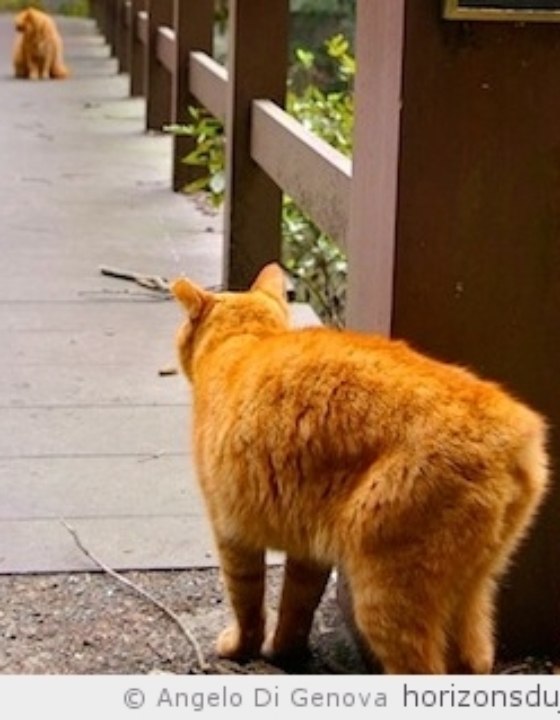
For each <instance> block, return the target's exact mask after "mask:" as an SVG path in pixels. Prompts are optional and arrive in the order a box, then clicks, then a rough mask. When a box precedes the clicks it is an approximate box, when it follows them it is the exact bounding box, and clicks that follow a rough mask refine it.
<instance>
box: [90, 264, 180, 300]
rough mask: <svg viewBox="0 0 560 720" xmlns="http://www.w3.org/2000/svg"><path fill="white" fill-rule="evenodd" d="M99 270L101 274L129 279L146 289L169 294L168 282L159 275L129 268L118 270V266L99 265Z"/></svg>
mask: <svg viewBox="0 0 560 720" xmlns="http://www.w3.org/2000/svg"><path fill="white" fill-rule="evenodd" d="M99 271H100V272H101V274H102V275H108V276H109V277H115V278H120V279H121V280H131V281H132V282H135V283H136V284H137V285H140V286H141V287H145V288H148V290H155V291H157V292H161V293H165V294H169V282H168V281H167V280H166V279H165V278H162V277H160V276H159V275H142V274H141V273H136V272H132V271H130V270H120V269H119V268H112V267H107V266H105V265H101V267H100V268H99Z"/></svg>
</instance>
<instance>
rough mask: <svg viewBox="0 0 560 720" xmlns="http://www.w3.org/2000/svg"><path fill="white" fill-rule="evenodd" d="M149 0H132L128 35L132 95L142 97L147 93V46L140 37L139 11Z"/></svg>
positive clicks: (143, 8) (144, 8)
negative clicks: (130, 24)
mask: <svg viewBox="0 0 560 720" xmlns="http://www.w3.org/2000/svg"><path fill="white" fill-rule="evenodd" d="M147 7H148V0H132V10H131V16H132V20H131V22H132V27H131V28H130V33H129V36H128V41H129V43H130V48H129V57H130V95H131V97H139V96H140V97H141V96H143V95H144V94H145V93H146V71H147V63H148V60H147V57H146V55H147V47H146V45H145V44H144V43H143V42H142V41H141V40H140V38H139V37H138V32H137V30H138V13H139V12H142V11H144V10H146V9H147Z"/></svg>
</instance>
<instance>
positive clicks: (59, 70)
mask: <svg viewBox="0 0 560 720" xmlns="http://www.w3.org/2000/svg"><path fill="white" fill-rule="evenodd" d="M50 75H51V78H52V79H53V80H64V79H66V78H67V77H70V70H69V69H68V67H67V66H66V65H65V64H64V63H63V62H62V61H60V60H57V61H56V62H55V63H53V66H52V67H51V72H50Z"/></svg>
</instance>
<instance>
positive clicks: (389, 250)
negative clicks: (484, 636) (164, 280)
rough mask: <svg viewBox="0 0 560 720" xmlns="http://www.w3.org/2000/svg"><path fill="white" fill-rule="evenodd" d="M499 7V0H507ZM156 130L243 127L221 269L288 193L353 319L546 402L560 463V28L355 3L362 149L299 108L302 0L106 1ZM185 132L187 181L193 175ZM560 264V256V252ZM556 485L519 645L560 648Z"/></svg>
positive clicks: (270, 226)
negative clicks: (331, 262)
mask: <svg viewBox="0 0 560 720" xmlns="http://www.w3.org/2000/svg"><path fill="white" fill-rule="evenodd" d="M490 4H491V3H490ZM91 5H92V12H93V14H94V16H95V18H96V20H97V22H98V24H99V26H100V28H101V30H102V32H103V33H104V35H105V37H106V38H107V40H108V42H109V43H110V45H111V48H112V50H113V53H114V54H115V55H116V57H117V58H118V61H119V68H120V69H121V70H122V71H126V72H128V73H130V93H131V94H132V95H145V96H146V108H147V110H146V129H150V130H159V129H161V128H162V126H163V125H165V124H168V123H172V122H183V121H185V120H186V119H187V117H186V112H187V108H188V106H189V105H194V106H196V105H200V106H204V107H206V108H207V109H209V110H210V112H211V113H213V114H214V115H216V116H217V117H219V118H221V119H223V120H224V121H225V123H226V141H227V161H226V170H227V183H226V206H225V236H224V248H225V252H224V258H225V259H224V281H225V283H226V284H227V285H228V286H229V287H232V288H242V287H245V286H247V285H248V284H249V282H250V281H251V280H252V278H253V277H254V276H255V275H256V273H257V271H258V270H259V269H260V267H261V266H262V265H263V264H264V263H266V262H268V261H270V260H275V259H278V257H279V256H280V237H281V221H280V218H281V198H282V193H284V192H285V193H287V194H289V195H290V196H291V197H292V198H293V199H294V200H295V201H296V202H297V203H298V204H299V205H300V207H301V209H302V210H303V211H304V212H306V213H307V214H308V215H309V216H310V217H311V219H312V220H313V221H314V222H315V223H316V224H317V225H318V226H319V227H320V228H321V229H323V230H324V231H325V232H326V233H328V234H329V235H330V236H331V237H333V239H335V240H336V241H337V242H338V243H339V244H340V245H341V246H342V247H343V248H344V250H345V252H346V255H347V258H348V269H349V272H348V305H347V313H346V318H347V324H348V325H349V326H351V327H354V328H357V329H365V330H374V331H381V332H384V333H390V332H391V333H393V334H396V335H400V336H402V337H406V338H408V339H410V340H411V341H412V342H414V343H415V344H416V345H417V346H419V347H420V348H422V349H425V350H427V351H430V352H431V353H432V354H434V355H436V356H439V357H441V358H443V359H447V360H452V361H457V362H461V363H464V364H467V365H471V366H473V367H474V368H476V369H480V370H482V371H483V372H484V374H486V375H488V376H490V377H494V378H496V379H498V380H500V381H503V382H505V383H506V384H507V385H508V386H510V387H511V388H512V389H514V390H515V391H516V392H517V393H518V394H519V395H520V396H521V397H523V398H524V399H527V400H528V401H529V402H530V403H531V404H533V405H534V406H535V407H537V408H538V409H540V410H541V411H542V412H543V413H544V414H545V415H546V416H547V417H548V418H549V420H550V423H551V427H552V436H551V453H552V458H553V465H554V466H557V465H558V460H560V435H559V433H558V431H557V428H558V427H560V383H559V382H558V371H557V368H558V364H559V361H558V358H559V355H560V334H559V333H558V325H559V324H558V312H559V311H558V308H560V283H558V280H557V278H558V272H557V270H555V271H554V272H552V271H551V268H552V267H553V266H554V267H556V269H557V262H556V261H557V260H558V258H560V234H559V233H558V228H559V227H560V202H559V200H558V198H559V197H560V181H559V180H558V178H559V177H560V172H559V169H558V168H559V164H558V157H559V155H558V130H557V125H558V116H559V114H560V99H559V98H560V95H559V94H558V93H557V92H556V89H555V88H556V68H557V67H558V66H560V25H559V24H556V23H555V24H550V25H547V24H546V23H545V24H542V23H527V24H525V23H507V22H505V21H504V22H500V21H497V22H474V23H466V24H465V23H463V22H449V21H446V20H444V19H443V4H442V2H441V0H422V1H421V2H420V1H419V0H357V17H356V38H355V41H356V60H357V68H358V72H357V76H356V85H355V97H354V104H355V130H354V142H353V147H354V155H353V158H352V160H351V161H350V160H348V159H347V158H345V157H343V156H342V155H340V154H339V153H338V152H336V151H335V150H333V149H332V148H331V147H330V146H328V145H327V144H326V143H324V142H322V141H321V140H319V139H317V138H316V137H314V136H313V135H312V134H310V133H309V132H307V131H306V130H305V129H304V128H303V127H302V126H301V125H299V124H298V123H297V122H296V121H294V119H293V118H291V117H290V116H288V115H287V113H286V112H284V110H283V103H284V97H285V91H286V75H287V57H288V30H289V5H290V3H289V0H230V1H229V11H230V17H229V28H228V63H227V68H226V67H223V66H221V65H220V64H219V63H217V62H216V61H215V60H214V58H213V56H212V49H213V48H212V46H213V28H212V25H213V5H214V3H213V0H152V2H149V0H92V3H91ZM191 142H192V140H191V139H190V138H188V137H176V138H175V140H174V157H173V159H172V160H171V159H170V166H171V168H172V170H171V169H170V185H171V184H172V186H173V188H175V189H178V188H180V187H182V186H183V185H184V184H185V183H186V182H187V181H189V179H191V178H190V173H192V172H195V170H194V169H193V168H189V167H188V166H186V165H184V164H183V163H182V162H181V159H182V158H183V157H184V156H185V155H186V154H187V153H188V152H189V151H190V149H191V147H190V145H189V144H190V143H191ZM555 262H556V265H554V263H555ZM559 513H560V491H559V490H558V489H557V488H554V489H553V491H552V493H551V494H550V498H549V501H548V503H547V506H546V508H545V510H544V512H543V514H542V517H541V518H540V519H539V523H538V526H537V528H536V529H535V532H534V533H533V534H532V535H531V537H530V539H529V541H528V542H527V543H526V545H525V546H524V548H523V550H522V552H521V553H520V557H519V559H518V561H517V562H516V564H515V568H514V569H513V572H512V573H511V575H510V577H509V578H508V585H507V587H506V588H505V589H504V592H503V600H502V612H501V618H502V627H501V628H500V640H501V643H500V644H501V647H502V650H503V652H504V654H506V655H507V654H509V655H517V656H519V654H520V653H521V654H523V653H525V654H530V653H533V654H537V653H546V654H549V655H555V656H558V655H559V654H560V573H559V572H558V569H557V565H558V546H559V545H560V542H559V539H558V515H559Z"/></svg>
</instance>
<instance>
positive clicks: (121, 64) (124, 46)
mask: <svg viewBox="0 0 560 720" xmlns="http://www.w3.org/2000/svg"><path fill="white" fill-rule="evenodd" d="M129 5H130V2H129V0H117V4H116V8H115V10H116V17H115V26H116V27H115V48H116V56H117V60H118V68H119V72H123V73H126V72H128V69H129V59H128V48H129V42H128V33H129V26H128V23H127V17H126V15H127V12H128V6H129Z"/></svg>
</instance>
